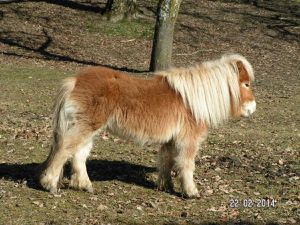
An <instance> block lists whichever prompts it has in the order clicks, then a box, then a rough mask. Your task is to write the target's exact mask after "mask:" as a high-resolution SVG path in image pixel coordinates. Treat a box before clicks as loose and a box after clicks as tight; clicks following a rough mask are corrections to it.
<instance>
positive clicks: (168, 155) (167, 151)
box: [157, 141, 175, 192]
mask: <svg viewBox="0 0 300 225" xmlns="http://www.w3.org/2000/svg"><path fill="white" fill-rule="evenodd" d="M174 154H175V153H174V143H173V142H172V141H170V142H168V143H166V144H164V145H163V146H162V147H161V149H160V152H159V160H158V169H159V174H158V181H157V185H158V188H159V189H160V190H164V191H168V192H173V183H172V177H171V171H172V168H173V166H174Z"/></svg>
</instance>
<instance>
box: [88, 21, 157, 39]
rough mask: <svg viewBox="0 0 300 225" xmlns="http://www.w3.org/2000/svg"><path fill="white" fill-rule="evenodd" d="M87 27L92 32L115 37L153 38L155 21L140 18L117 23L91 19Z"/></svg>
mask: <svg viewBox="0 0 300 225" xmlns="http://www.w3.org/2000/svg"><path fill="white" fill-rule="evenodd" d="M86 24H87V25H86V29H87V31H88V32H90V33H98V34H102V35H103V34H104V35H107V36H113V37H125V38H138V39H143V38H146V39H151V38H152V36H153V32H154V23H150V22H149V21H146V20H143V19H138V20H132V21H121V22H117V23H111V22H107V21H104V22H99V23H95V21H89V22H87V23H86Z"/></svg>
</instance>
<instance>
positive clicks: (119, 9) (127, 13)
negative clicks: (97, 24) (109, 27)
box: [105, 0, 137, 22]
mask: <svg viewBox="0 0 300 225" xmlns="http://www.w3.org/2000/svg"><path fill="white" fill-rule="evenodd" d="M136 1H137V0H107V3H106V7H105V15H106V16H107V19H108V20H109V21H112V22H117V21H120V20H123V19H131V18H133V17H135V16H136V13H137V4H136Z"/></svg>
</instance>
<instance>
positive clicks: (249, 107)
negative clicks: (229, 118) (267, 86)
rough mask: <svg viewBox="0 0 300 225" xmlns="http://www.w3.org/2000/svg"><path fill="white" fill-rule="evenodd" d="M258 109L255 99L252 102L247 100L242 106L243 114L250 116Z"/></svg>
mask: <svg viewBox="0 0 300 225" xmlns="http://www.w3.org/2000/svg"><path fill="white" fill-rule="evenodd" d="M255 110H256V102H255V101H254V100H253V101H251V102H245V103H244V104H243V106H242V116H244V117H249V116H251V114H253V113H254V112H255Z"/></svg>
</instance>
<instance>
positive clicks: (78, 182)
mask: <svg viewBox="0 0 300 225" xmlns="http://www.w3.org/2000/svg"><path fill="white" fill-rule="evenodd" d="M70 187H72V188H74V189H77V190H84V191H87V192H89V193H93V192H94V189H93V186H92V182H91V181H90V180H89V179H88V178H81V179H80V178H79V177H78V176H77V175H76V174H73V175H72V177H71V181H70Z"/></svg>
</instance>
